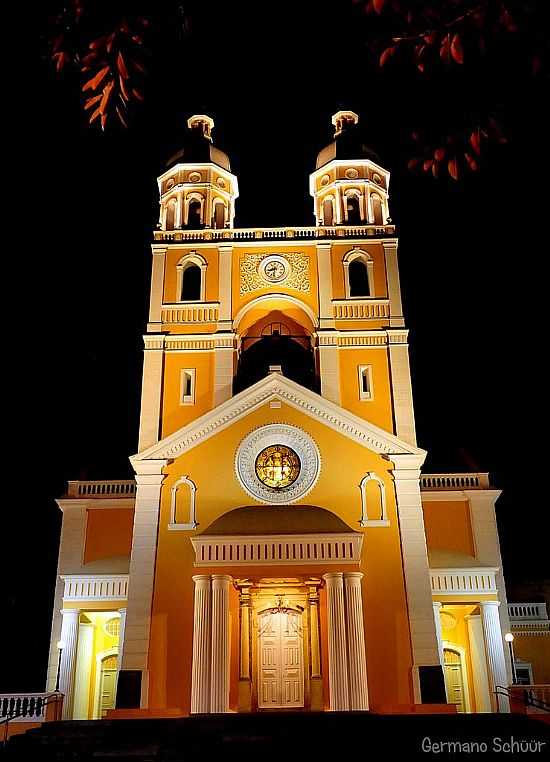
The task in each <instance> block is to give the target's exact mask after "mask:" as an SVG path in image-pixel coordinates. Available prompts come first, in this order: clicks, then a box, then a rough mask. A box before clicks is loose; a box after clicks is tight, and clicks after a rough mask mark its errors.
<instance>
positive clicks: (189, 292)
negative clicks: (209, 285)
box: [176, 252, 207, 302]
mask: <svg viewBox="0 0 550 762" xmlns="http://www.w3.org/2000/svg"><path fill="white" fill-rule="evenodd" d="M206 267H207V263H206V260H205V259H204V257H201V256H200V254H198V253H197V252H194V253H192V254H187V255H186V256H184V257H182V258H181V259H180V261H179V262H178V264H177V267H176V270H177V284H176V290H177V301H179V302H204V299H205V293H206Z"/></svg>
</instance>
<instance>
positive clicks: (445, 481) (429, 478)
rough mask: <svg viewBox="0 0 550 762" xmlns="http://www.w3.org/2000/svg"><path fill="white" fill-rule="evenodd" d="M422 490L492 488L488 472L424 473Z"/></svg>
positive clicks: (421, 482) (421, 480)
mask: <svg viewBox="0 0 550 762" xmlns="http://www.w3.org/2000/svg"><path fill="white" fill-rule="evenodd" d="M420 489H422V490H430V491H433V490H465V489H468V490H470V489H490V484H489V474H488V473H449V474H422V475H421V476H420Z"/></svg>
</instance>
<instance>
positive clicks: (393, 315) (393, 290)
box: [382, 239, 405, 327]
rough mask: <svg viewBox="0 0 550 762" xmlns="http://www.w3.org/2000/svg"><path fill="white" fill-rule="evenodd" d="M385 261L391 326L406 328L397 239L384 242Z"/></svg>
mask: <svg viewBox="0 0 550 762" xmlns="http://www.w3.org/2000/svg"><path fill="white" fill-rule="evenodd" d="M382 246H383V247H384V259H385V263H386V285H387V289H388V298H389V300H390V325H391V326H395V327H399V326H404V325H405V321H404V319H403V304H402V302H401V285H400V283H399V266H398V264H397V239H394V240H392V241H383V242H382Z"/></svg>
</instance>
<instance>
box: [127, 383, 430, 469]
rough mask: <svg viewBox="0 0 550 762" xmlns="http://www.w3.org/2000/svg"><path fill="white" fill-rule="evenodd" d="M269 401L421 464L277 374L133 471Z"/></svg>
mask: <svg viewBox="0 0 550 762" xmlns="http://www.w3.org/2000/svg"><path fill="white" fill-rule="evenodd" d="M272 399H278V400H282V401H283V402H286V403H287V404H288V405H290V406H291V407H293V408H294V409H295V410H299V411H301V412H303V413H305V414H306V415H309V416H310V417H311V418H313V419H315V420H316V421H320V422H321V423H323V424H324V425H325V426H328V427H329V428H331V429H333V430H334V431H337V432H338V433H339V434H342V435H343V436H346V437H348V438H349V439H351V440H352V441H354V442H356V443H358V444H360V445H362V446H363V447H366V448H367V449H369V450H372V451H373V452H376V453H379V454H380V455H383V456H385V457H387V458H388V459H390V460H391V456H392V455H399V456H403V455H412V456H415V457H416V458H421V459H422V460H423V459H424V457H425V456H426V452H425V450H422V449H420V448H418V447H414V446H413V445H409V444H407V443H406V442H403V441H402V440H401V439H399V438H398V437H396V436H394V435H393V434H390V433H388V432H387V431H384V430H383V429H381V428H379V427H378V426H375V425H374V424H372V423H370V422H369V421H365V420H363V419H362V418H359V417H358V416H356V415H354V414H353V413H350V412H349V411H348V410H344V408H342V407H340V406H339V405H336V404H334V403H333V402H331V401H330V400H328V399H325V398H324V397H321V396H320V395H318V394H316V393H315V392H312V391H310V390H309V389H306V388H305V387H303V386H300V385H299V384H297V383H295V382H294V381H291V380H290V379H288V378H285V377H284V376H282V375H281V374H279V373H273V374H270V375H269V376H266V377H265V378H263V379H262V380H261V381H258V382H257V383H256V384H254V385H253V386H251V387H250V388H248V389H245V390H244V391H242V392H240V393H239V394H237V395H236V396H235V397H232V398H231V399H229V400H227V401H226V402H224V403H223V404H221V405H219V406H218V407H216V408H214V410H211V411H209V412H208V413H205V414H204V415H202V416H201V417H200V418H198V419H197V420H196V421H192V422H191V423H190V424H188V425H187V426H183V427H182V428H181V429H179V430H178V431H176V432H174V433H173V434H171V435H170V436H168V437H166V438H165V439H163V440H161V441H160V442H157V443H156V444H154V445H152V446H151V447H148V448H147V449H146V450H143V451H142V452H141V453H138V454H136V455H134V456H132V458H131V459H130V460H131V462H132V464H133V465H134V467H135V468H136V467H137V466H139V464H140V462H142V461H149V460H157V461H158V460H159V459H165V460H173V459H174V458H177V457H179V456H180V455H182V454H183V453H185V452H188V451H189V450H191V449H192V448H193V447H196V445H198V444H201V443H202V442H204V441H205V440H206V439H209V438H210V437H211V436H214V435H215V434H217V433H218V432H220V431H223V430H224V429H226V428H228V427H229V426H231V425H232V424H233V423H235V422H236V421H239V420H240V419H241V418H243V417H244V416H245V415H248V414H249V413H251V412H253V411H254V410H257V409H258V408H259V407H261V406H262V405H264V404H266V403H267V402H269V401H270V400H272Z"/></svg>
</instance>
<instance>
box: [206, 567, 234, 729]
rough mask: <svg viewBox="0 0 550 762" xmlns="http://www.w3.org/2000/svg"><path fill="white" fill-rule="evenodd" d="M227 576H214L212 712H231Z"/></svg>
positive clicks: (228, 581) (229, 581)
mask: <svg viewBox="0 0 550 762" xmlns="http://www.w3.org/2000/svg"><path fill="white" fill-rule="evenodd" d="M231 581H232V578H231V577H230V576H228V575H227V574H213V575H212V661H211V670H210V711H211V712H212V713H213V714H216V713H220V712H228V711H229V585H230V583H231Z"/></svg>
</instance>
